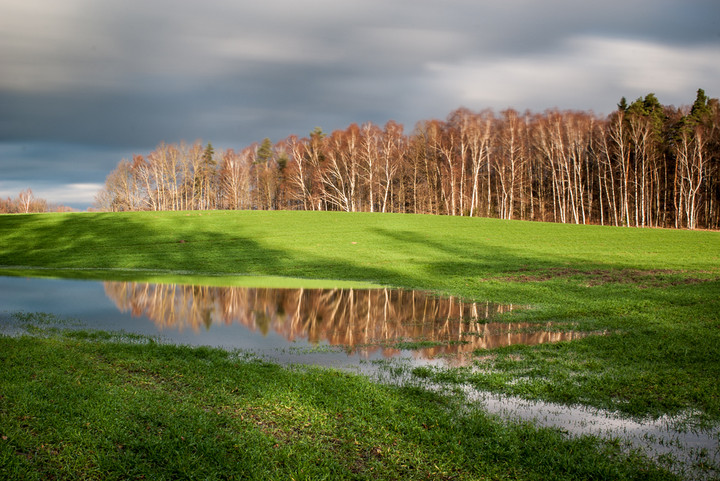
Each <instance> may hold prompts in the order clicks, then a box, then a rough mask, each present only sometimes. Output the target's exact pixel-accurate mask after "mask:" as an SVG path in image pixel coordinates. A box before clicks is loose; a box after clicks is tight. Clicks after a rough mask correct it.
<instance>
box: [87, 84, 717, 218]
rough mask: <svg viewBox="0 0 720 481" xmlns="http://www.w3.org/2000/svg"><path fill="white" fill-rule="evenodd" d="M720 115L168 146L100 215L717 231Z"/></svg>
mask: <svg viewBox="0 0 720 481" xmlns="http://www.w3.org/2000/svg"><path fill="white" fill-rule="evenodd" d="M719 126H720V110H719V108H718V100H717V99H710V98H708V97H707V96H706V95H705V93H704V91H703V90H702V89H700V90H698V93H697V98H696V100H695V102H694V103H693V104H692V106H691V107H683V108H676V107H672V106H663V105H661V104H660V102H659V101H658V100H657V98H656V97H655V95H653V94H648V95H647V96H646V97H644V98H638V99H637V100H636V101H634V102H632V103H630V104H629V105H628V103H627V102H626V101H625V100H624V99H622V100H621V102H620V103H619V104H618V108H617V110H615V111H614V112H613V113H612V114H611V115H609V116H608V117H606V118H600V117H598V116H596V115H594V114H592V113H589V112H582V111H560V110H548V111H546V112H543V113H532V112H518V111H516V110H513V109H508V110H504V111H502V112H499V113H496V112H493V111H490V110H484V111H481V112H473V111H471V110H469V109H465V108H461V109H457V110H456V111H454V112H451V113H450V115H448V117H447V119H445V120H437V119H434V120H425V121H421V122H418V124H417V125H416V126H415V128H414V130H413V131H412V132H409V133H405V131H404V129H403V126H402V125H399V124H397V123H396V122H393V121H390V122H388V123H387V124H386V125H384V126H379V125H375V124H373V123H365V124H363V125H357V124H352V125H350V126H348V127H347V128H346V129H344V130H337V131H334V132H331V133H329V134H326V133H324V132H323V131H322V130H321V129H319V128H317V129H315V131H313V132H312V133H311V134H310V135H309V136H308V137H304V138H300V137H298V136H296V135H291V136H290V137H288V138H286V139H283V140H281V141H280V142H277V143H276V144H272V142H271V141H270V140H269V139H265V140H263V141H262V142H261V143H258V144H253V145H251V146H248V147H246V148H244V149H243V150H241V151H240V152H235V151H234V150H227V151H220V152H215V151H214V150H213V149H212V148H211V146H210V145H209V144H208V146H205V147H203V145H202V144H201V143H200V142H196V143H194V144H185V143H181V144H179V145H167V144H164V143H162V144H160V145H159V146H158V147H157V148H156V149H155V150H154V151H153V152H151V153H149V154H148V155H147V156H145V157H143V156H136V157H135V158H133V160H132V161H128V160H122V161H121V162H120V163H119V164H118V166H117V168H116V169H115V170H114V171H113V172H112V173H111V174H110V175H109V176H108V178H107V180H106V184H105V188H104V189H103V190H102V191H101V192H100V193H99V194H98V197H97V206H98V207H99V208H101V209H104V210H114V211H119V210H190V209H303V210H340V211H347V212H357V211H367V212H403V213H426V214H445V215H460V216H463V215H469V216H487V217H498V218H502V219H523V220H538V221H549V222H563V223H576V224H604V225H617V226H620V225H623V226H637V227H655V226H658V227H675V228H690V229H694V228H710V229H718V228H719V227H720V209H719V208H718V207H719V205H720V128H718V127H719Z"/></svg>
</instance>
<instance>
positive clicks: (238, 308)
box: [0, 277, 720, 479]
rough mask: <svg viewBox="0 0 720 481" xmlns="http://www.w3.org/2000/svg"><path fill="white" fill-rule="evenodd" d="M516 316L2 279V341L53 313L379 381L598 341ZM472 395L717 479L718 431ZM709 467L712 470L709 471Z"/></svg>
mask: <svg viewBox="0 0 720 481" xmlns="http://www.w3.org/2000/svg"><path fill="white" fill-rule="evenodd" d="M519 307H520V306H513V305H501V304H495V303H490V302H465V301H463V300H462V299H458V298H453V297H450V298H442V297H438V296H435V295H432V294H428V293H425V292H420V291H410V290H397V289H351V288H338V289H273V288H247V287H209V286H189V285H171V284H147V283H132V282H104V283H101V282H94V281H93V282H91V281H70V280H57V279H37V278H30V279H27V278H15V277H0V334H2V333H3V332H4V333H13V332H17V331H13V329H14V328H16V327H17V326H13V325H12V324H13V323H12V318H13V315H12V313H15V312H48V313H53V314H54V315H56V316H57V317H58V318H60V319H62V318H66V319H74V320H77V321H79V324H80V326H79V327H81V328H91V329H100V330H105V331H124V332H127V333H133V334H142V335H146V336H153V337H156V338H159V339H161V340H163V341H164V342H172V343H178V344H189V345H207V346H214V347H223V348H226V349H231V350H232V349H240V350H242V351H247V352H250V353H253V355H257V356H259V357H262V358H264V359H267V360H269V361H272V362H278V363H281V364H315V365H321V366H327V367H334V368H344V369H351V370H355V371H356V372H361V373H364V374H368V375H370V376H371V377H374V378H375V379H377V380H379V381H383V379H382V376H383V370H384V369H385V372H387V369H386V368H384V367H378V366H386V367H387V366H400V367H398V368H392V367H391V368H389V369H390V371H392V372H395V373H400V374H396V375H398V376H401V377H403V379H404V380H403V381H402V382H406V381H407V380H408V378H407V376H408V373H410V372H411V371H412V368H413V367H417V366H424V365H430V366H438V367H442V366H448V365H462V364H465V362H466V360H470V359H471V353H473V351H475V350H477V349H493V348H496V347H500V346H508V345H512V344H527V345H533V344H540V343H548V342H559V341H570V340H573V339H578V338H581V337H584V336H587V335H589V334H597V333H588V332H576V331H573V330H572V329H571V328H570V326H563V325H554V324H552V323H547V324H537V323H533V324H531V323H508V322H501V321H500V320H499V319H498V316H500V315H502V314H505V313H508V312H510V311H512V310H513V309H517V308H519ZM385 381H386V382H387V379H385ZM390 382H394V381H390ZM427 387H428V388H433V387H432V386H427ZM436 388H437V389H447V386H437V387H436ZM464 389H465V395H466V396H467V397H468V398H469V399H470V400H472V401H473V402H478V403H480V404H481V405H482V406H483V407H484V409H485V410H487V411H488V412H491V413H496V414H498V415H500V416H501V417H503V418H505V419H520V420H527V421H532V422H533V423H535V424H537V425H540V426H551V427H556V428H560V429H562V430H565V431H567V432H568V433H569V434H572V435H582V434H592V435H598V436H603V437H608V438H619V439H622V440H624V441H626V442H628V443H630V445H631V446H634V447H638V448H641V449H643V450H645V451H646V452H647V453H648V454H649V455H651V456H653V457H655V458H656V459H658V461H659V462H661V463H662V462H663V461H664V460H667V459H668V458H672V460H674V461H672V462H668V465H671V466H672V467H673V469H675V470H677V469H680V468H681V469H682V470H683V471H679V472H680V474H682V475H683V476H687V477H688V479H704V478H708V479H710V478H712V476H716V475H717V474H718V472H717V471H716V469H717V466H718V464H720V454H718V453H719V451H718V439H719V438H720V430H718V428H717V427H715V428H713V429H710V430H702V429H690V428H687V426H688V425H689V424H688V423H682V422H678V421H677V420H673V419H661V420H657V421H652V420H650V421H643V422H636V421H632V420H628V419H625V418H622V417H619V416H616V415H614V414H613V413H607V412H601V411H597V410H592V409H588V408H584V407H567V406H562V405H553V404H547V403H535V402H528V401H525V400H522V399H519V398H512V397H505V396H496V395H493V394H488V393H485V392H478V391H475V390H473V389H471V388H469V387H465V388H464ZM707 464H709V465H710V466H715V467H713V468H710V470H707V469H706V470H703V469H702V466H703V465H707ZM688 466H689V467H688ZM697 466H701V468H697V469H696V467H697ZM678 467H680V468H678ZM688 473H690V474H688ZM708 473H709V475H708Z"/></svg>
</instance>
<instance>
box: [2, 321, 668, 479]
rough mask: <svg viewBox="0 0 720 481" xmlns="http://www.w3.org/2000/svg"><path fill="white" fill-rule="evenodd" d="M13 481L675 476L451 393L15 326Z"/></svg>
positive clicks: (10, 342) (7, 457)
mask: <svg viewBox="0 0 720 481" xmlns="http://www.w3.org/2000/svg"><path fill="white" fill-rule="evenodd" d="M0 363H1V364H2V366H3V369H2V370H0V386H2V389H1V390H0V392H1V393H2V394H0V478H2V479H103V480H105V479H283V480H285V479H460V480H462V479H498V480H500V479H519V480H533V479H567V480H571V479H582V480H584V479H643V480H652V479H658V480H659V479H673V477H672V476H671V475H670V474H668V473H667V472H663V471H660V470H658V469H657V468H654V467H652V466H650V465H649V464H648V463H647V461H646V460H645V459H644V458H643V457H641V456H640V455H638V454H637V453H630V454H627V453H625V454H624V453H623V452H622V446H621V444H620V443H612V442H606V443H601V442H599V441H597V440H596V439H593V438H589V437H586V438H579V439H573V440H567V439H566V438H565V436H564V435H563V434H562V433H560V432H558V431H553V430H549V429H537V428H535V427H533V426H531V425H529V424H512V425H506V424H504V423H502V422H500V421H498V420H496V419H494V418H491V417H489V416H488V415H486V414H484V413H483V412H482V411H481V410H479V409H473V408H468V407H467V406H463V405H461V404H459V403H458V400H457V399H454V398H453V397H451V396H441V395H437V394H433V393H431V392H428V391H426V390H423V389H418V388H410V387H405V388H403V387H391V386H385V385H380V384H375V383H372V382H370V381H368V380H367V379H365V378H363V377H361V376H353V375H348V374H343V373H340V372H337V371H331V370H322V369H315V368H297V369H284V368H281V367H279V366H277V365H273V364H268V363H264V362H261V361H258V360H253V359H247V358H245V357H244V356H242V355H241V354H239V353H228V352H227V351H222V350H217V349H209V348H189V347H183V346H173V345H161V344H158V343H155V342H153V341H151V340H146V342H133V343H128V342H113V341H112V340H109V339H108V338H107V333H93V332H86V331H79V332H75V331H57V332H55V333H54V334H49V335H47V336H44V337H3V336H0Z"/></svg>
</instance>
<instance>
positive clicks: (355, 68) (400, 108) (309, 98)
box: [0, 0, 720, 196]
mask: <svg viewBox="0 0 720 481" xmlns="http://www.w3.org/2000/svg"><path fill="white" fill-rule="evenodd" d="M717 18H720V4H719V3H718V2H717V1H716V0H691V1H688V0H643V1H632V2H628V1H627V0H623V1H619V0H609V1H606V2H595V3H587V2H573V1H569V0H563V1H560V0H549V1H544V2H537V1H531V0H513V1H492V2H477V1H472V0H453V1H448V2H429V1H417V0H402V1H382V2H381V1H379V0H364V1H359V0H358V1H355V0H353V1H342V2H338V1H331V0H312V1H293V2H290V1H286V0H267V1H264V2H252V3H250V2H227V1H222V0H208V1H205V2H189V1H185V0H182V1H177V0H174V1H170V0H160V1H153V2H133V1H127V0H125V1H122V2H120V1H118V0H108V1H104V2H96V1H92V0H66V1H63V2H52V1H50V0H6V1H5V2H3V4H2V6H0V65H2V66H3V71H2V73H0V147H1V148H0V169H1V170H0V183H2V182H5V184H4V185H6V186H7V185H8V184H7V182H9V179H13V182H15V183H14V184H12V185H13V186H12V188H15V186H17V185H20V183H21V182H25V183H26V184H27V185H32V184H33V181H34V180H40V179H41V178H48V179H50V178H52V176H53V175H54V174H53V173H52V172H57V174H56V177H57V178H58V179H62V181H63V182H65V183H72V182H73V180H72V179H70V177H69V174H68V173H71V172H73V171H76V172H78V173H77V175H76V177H75V180H74V182H82V183H83V184H84V185H86V184H87V183H92V182H95V183H101V182H102V181H103V180H104V177H105V175H106V173H107V172H109V171H110V170H111V169H112V168H113V167H114V166H115V164H117V161H118V160H120V158H121V157H120V156H129V155H131V154H132V153H133V152H135V153H146V152H147V151H148V150H149V149H152V148H153V147H154V146H155V145H157V144H158V143H159V142H161V141H167V142H174V141H179V140H182V139H185V140H188V141H192V140H195V139H203V140H205V141H211V142H213V144H216V145H222V146H225V147H234V148H242V147H244V146H245V145H248V144H250V143H252V142H257V141H260V140H262V139H263V138H264V137H270V138H271V139H273V140H279V139H281V138H283V137H286V136H288V135H291V134H298V135H306V134H307V133H308V132H309V131H311V130H312V129H313V128H314V127H315V126H321V127H323V128H324V129H325V130H333V129H336V128H343V127H345V126H346V125H348V124H349V123H352V122H358V123H361V122H365V121H373V122H376V123H384V122H386V121H387V120H389V119H394V120H397V121H399V122H402V123H403V124H405V127H406V129H407V130H411V129H412V127H413V125H414V123H415V122H416V121H418V120H421V119H425V118H430V117H444V116H445V115H447V114H448V113H449V112H450V111H451V110H453V109H454V108H457V107H459V106H467V107H469V108H472V109H476V110H480V109H482V108H485V107H492V108H495V109H502V108H505V107H508V106H513V107H516V108H519V109H524V108H531V109H534V110H543V109H545V108H549V107H553V106H558V107H561V108H574V109H594V110H595V111H597V112H608V111H610V110H612V109H613V108H614V105H615V103H616V102H617V100H618V99H619V97H620V96H623V95H624V96H627V97H628V98H634V97H635V96H639V95H644V94H646V93H648V92H651V91H653V92H655V93H656V94H657V95H658V98H659V99H660V100H661V102H663V103H673V104H678V105H679V104H687V103H690V102H692V99H693V97H694V93H695V90H696V89H697V88H698V87H704V88H706V89H707V90H708V93H709V94H710V95H713V96H717V95H718V92H715V91H713V88H714V85H712V84H713V82H716V80H717V78H718V76H719V75H720V67H719V66H718V65H720V54H718V52H720V48H718V47H719V46H720V27H718V24H717ZM35 143H39V144H38V146H34V144H35ZM19 145H23V146H25V149H26V150H17V146H19ZM28 146H29V147H28ZM28 148H29V150H27V149H28ZM73 151H75V153H76V155H73V154H72V152H73ZM29 152H33V153H32V155H31V154H30V153H29ZM43 159H44V160H43ZM29 166H32V169H30V168H29ZM32 171H34V172H35V173H34V174H33V173H32ZM80 172H82V173H80ZM103 173H104V174H103ZM3 188H4V187H3V186H2V184H0V194H2V195H4V194H3V192H2V189H3ZM8 188H10V187H6V189H8ZM85 192H86V193H85V194H83V195H85V196H87V189H85Z"/></svg>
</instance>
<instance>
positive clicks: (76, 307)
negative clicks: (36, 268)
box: [0, 276, 409, 367]
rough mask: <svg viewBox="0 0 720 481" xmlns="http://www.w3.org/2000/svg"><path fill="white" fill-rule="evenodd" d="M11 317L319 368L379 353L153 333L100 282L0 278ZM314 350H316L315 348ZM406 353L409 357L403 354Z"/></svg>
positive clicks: (233, 333) (224, 331) (220, 331)
mask: <svg viewBox="0 0 720 481" xmlns="http://www.w3.org/2000/svg"><path fill="white" fill-rule="evenodd" d="M12 312H46V313H52V314H54V315H56V316H57V317H58V318H66V319H77V320H80V321H82V326H81V327H85V328H91V329H100V330H108V331H125V332H130V333H137V334H144V335H150V336H159V337H161V338H162V339H164V340H167V341H169V342H173V343H177V344H188V345H195V346H199V345H204V346H214V347H224V348H229V349H242V350H249V351H255V352H257V353H259V354H260V355H262V356H263V357H267V358H269V359H271V360H275V361H279V362H287V363H289V362H300V363H306V364H320V365H325V366H336V367H342V366H348V365H356V364H358V363H359V362H360V361H361V360H362V359H379V358H382V357H383V356H382V354H381V353H375V354H372V355H369V356H368V355H365V356H363V355H357V354H356V355H348V354H346V353H345V352H343V351H342V350H340V349H337V348H333V349H323V348H322V346H324V345H326V344H327V343H322V342H321V343H318V344H316V345H313V344H310V343H309V342H307V341H306V340H304V339H295V340H294V341H293V342H289V341H287V340H286V339H285V338H283V337H282V336H281V335H279V334H277V333H275V332H272V331H270V332H267V334H265V335H263V334H262V333H261V332H260V331H259V330H257V329H256V330H250V329H248V328H246V327H245V326H242V325H240V324H231V325H225V324H221V323H214V324H213V325H212V326H211V327H210V328H209V329H206V328H201V329H199V330H197V331H194V330H192V329H182V330H178V329H172V328H167V327H166V328H164V329H161V328H158V327H157V326H156V324H155V323H153V322H152V321H151V320H150V319H148V318H147V317H146V316H145V315H139V316H133V315H132V313H130V312H120V310H118V308H117V306H116V304H115V303H114V302H113V301H112V300H111V299H109V298H108V296H107V295H106V293H105V287H104V284H103V283H102V282H97V281H79V280H67V279H41V278H20V277H3V276H0V323H7V322H9V321H8V319H7V316H6V315H2V314H9V313H12ZM318 346H321V347H320V348H319V349H318ZM405 354H409V353H405Z"/></svg>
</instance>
